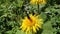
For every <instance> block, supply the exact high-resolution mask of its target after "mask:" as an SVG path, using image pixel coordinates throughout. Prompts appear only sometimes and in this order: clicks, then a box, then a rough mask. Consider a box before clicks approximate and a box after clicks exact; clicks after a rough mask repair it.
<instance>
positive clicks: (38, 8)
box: [38, 4, 40, 13]
mask: <svg viewBox="0 0 60 34" xmlns="http://www.w3.org/2000/svg"><path fill="white" fill-rule="evenodd" d="M39 11H40V10H39V4H38V13H40V12H39Z"/></svg>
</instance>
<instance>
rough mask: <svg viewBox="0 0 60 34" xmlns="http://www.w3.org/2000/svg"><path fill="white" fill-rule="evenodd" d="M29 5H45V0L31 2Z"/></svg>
mask: <svg viewBox="0 0 60 34" xmlns="http://www.w3.org/2000/svg"><path fill="white" fill-rule="evenodd" d="M30 3H31V4H45V3H46V0H31V1H30Z"/></svg>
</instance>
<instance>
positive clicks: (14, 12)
mask: <svg viewBox="0 0 60 34" xmlns="http://www.w3.org/2000/svg"><path fill="white" fill-rule="evenodd" d="M29 2H30V0H0V34H25V33H23V32H22V31H21V30H20V29H19V28H20V25H21V18H24V17H25V16H27V13H28V14H30V13H32V14H35V13H36V14H37V13H39V12H38V8H37V5H30V4H29ZM46 3H47V4H41V5H40V7H39V8H40V12H41V14H39V15H41V17H42V18H43V20H44V24H43V28H42V29H41V30H39V31H37V33H36V34H60V0H46Z"/></svg>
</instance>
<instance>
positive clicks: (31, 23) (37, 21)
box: [20, 14, 43, 34]
mask: <svg viewBox="0 0 60 34" xmlns="http://www.w3.org/2000/svg"><path fill="white" fill-rule="evenodd" d="M29 17H30V18H28V17H25V19H23V20H22V25H21V27H20V28H21V29H22V31H25V32H26V34H27V33H30V32H31V31H33V32H35V33H36V31H37V30H39V28H41V26H42V24H43V20H42V19H41V18H40V17H38V16H36V15H32V14H30V15H29Z"/></svg>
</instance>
